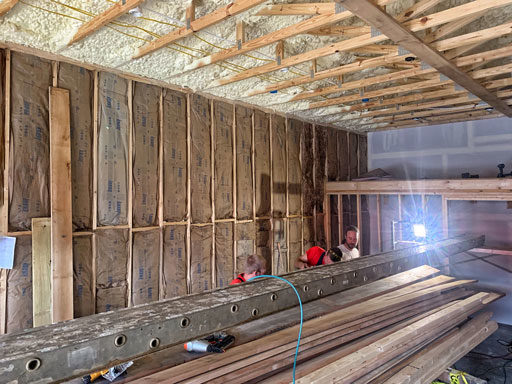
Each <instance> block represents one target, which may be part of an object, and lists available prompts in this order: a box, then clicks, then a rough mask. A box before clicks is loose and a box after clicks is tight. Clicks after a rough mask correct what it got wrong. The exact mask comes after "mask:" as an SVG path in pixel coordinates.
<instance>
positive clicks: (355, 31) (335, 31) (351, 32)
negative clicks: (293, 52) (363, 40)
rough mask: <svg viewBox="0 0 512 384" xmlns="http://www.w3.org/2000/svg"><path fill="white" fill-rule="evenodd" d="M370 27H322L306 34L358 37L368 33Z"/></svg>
mask: <svg viewBox="0 0 512 384" xmlns="http://www.w3.org/2000/svg"><path fill="white" fill-rule="evenodd" d="M370 32H371V27H370V26H367V25H365V26H362V27H355V26H351V25H347V26H337V25H333V26H329V27H323V28H319V29H314V30H312V31H309V32H308V33H309V34H310V35H317V36H352V37H353V36H359V35H364V34H365V33H370Z"/></svg>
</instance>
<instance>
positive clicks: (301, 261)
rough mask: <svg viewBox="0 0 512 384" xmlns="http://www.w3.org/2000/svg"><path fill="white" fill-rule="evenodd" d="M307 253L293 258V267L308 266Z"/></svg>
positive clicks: (302, 267) (301, 267)
mask: <svg viewBox="0 0 512 384" xmlns="http://www.w3.org/2000/svg"><path fill="white" fill-rule="evenodd" d="M308 267H309V265H308V255H307V254H303V255H302V256H301V257H299V258H298V259H297V260H295V268H296V269H304V268H308Z"/></svg>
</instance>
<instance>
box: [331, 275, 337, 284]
mask: <svg viewBox="0 0 512 384" xmlns="http://www.w3.org/2000/svg"><path fill="white" fill-rule="evenodd" d="M334 284H336V279H335V278H334V277H331V285H334Z"/></svg>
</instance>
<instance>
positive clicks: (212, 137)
mask: <svg viewBox="0 0 512 384" xmlns="http://www.w3.org/2000/svg"><path fill="white" fill-rule="evenodd" d="M214 109H215V108H214V106H213V100H210V170H211V174H212V176H211V177H212V179H211V180H212V181H211V183H210V192H211V193H210V197H211V204H212V255H211V256H212V257H211V264H210V266H211V268H210V269H211V279H212V288H216V287H217V279H216V275H217V271H216V268H215V263H216V256H215V110H214Z"/></svg>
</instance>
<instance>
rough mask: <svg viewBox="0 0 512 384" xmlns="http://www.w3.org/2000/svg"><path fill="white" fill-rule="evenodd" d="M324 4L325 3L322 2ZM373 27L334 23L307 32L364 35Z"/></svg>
mask: <svg viewBox="0 0 512 384" xmlns="http://www.w3.org/2000/svg"><path fill="white" fill-rule="evenodd" d="M322 4H324V3H322ZM370 31H371V28H370V26H367V25H365V26H361V27H358V26H352V25H343V26H341V25H333V26H327V27H322V28H318V29H314V30H312V31H309V32H307V33H308V34H310V35H317V36H349V37H354V36H359V35H364V34H365V33H370Z"/></svg>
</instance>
